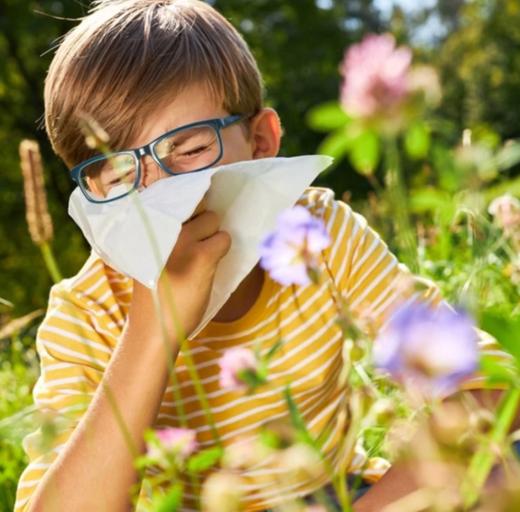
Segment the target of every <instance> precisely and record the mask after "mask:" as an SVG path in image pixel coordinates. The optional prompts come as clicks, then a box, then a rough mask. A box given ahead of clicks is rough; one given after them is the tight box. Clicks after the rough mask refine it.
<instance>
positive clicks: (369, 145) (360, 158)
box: [350, 130, 380, 175]
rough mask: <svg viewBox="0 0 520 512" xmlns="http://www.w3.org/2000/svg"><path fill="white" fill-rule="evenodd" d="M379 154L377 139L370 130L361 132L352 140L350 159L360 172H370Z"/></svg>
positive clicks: (365, 173)
mask: <svg viewBox="0 0 520 512" xmlns="http://www.w3.org/2000/svg"><path fill="white" fill-rule="evenodd" d="M379 156H380V145H379V139H378V137H377V135H376V134H375V133H374V132H372V131H371V130H365V131H363V132H361V133H360V134H359V135H358V136H357V137H356V138H355V139H354V140H353V141H352V149H351V152H350V161H351V162H352V165H353V166H354V168H355V169H356V171H358V172H359V173H360V174H363V175H367V174H372V173H373V172H374V170H375V168H376V166H377V164H378V162H379Z"/></svg>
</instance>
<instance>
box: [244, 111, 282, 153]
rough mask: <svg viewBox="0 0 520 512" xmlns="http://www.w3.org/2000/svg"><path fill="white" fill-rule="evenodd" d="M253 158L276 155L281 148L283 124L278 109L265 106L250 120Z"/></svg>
mask: <svg viewBox="0 0 520 512" xmlns="http://www.w3.org/2000/svg"><path fill="white" fill-rule="evenodd" d="M249 133H250V139H251V144H252V150H253V158H268V157H274V156H276V155H277V154H278V151H279V150H280V140H281V138H282V126H281V123H280V118H279V116H278V114H277V112H276V110H274V109H272V108H263V109H262V110H260V112H258V114H256V115H255V116H254V117H253V118H252V119H251V121H250V124H249Z"/></svg>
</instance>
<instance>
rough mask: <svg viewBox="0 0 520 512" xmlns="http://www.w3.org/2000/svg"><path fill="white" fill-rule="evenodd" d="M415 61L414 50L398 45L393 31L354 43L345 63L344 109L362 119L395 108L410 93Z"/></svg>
mask: <svg viewBox="0 0 520 512" xmlns="http://www.w3.org/2000/svg"><path fill="white" fill-rule="evenodd" d="M411 62H412V52H411V51H410V49H409V48H405V47H402V46H401V47H399V48H396V47H395V39H394V37H393V36H392V35H391V34H383V35H374V34H371V35H368V36H366V37H365V38H364V39H363V41H362V42H361V43H359V44H355V45H353V46H351V47H350V48H349V49H348V50H347V52H346V54H345V57H344V60H343V63H342V66H341V74H342V75H343V77H344V82H343V85H342V90H341V103H342V105H343V107H344V109H345V110H346V111H347V112H348V113H349V114H351V115H352V116H354V117H362V118H367V117H373V116H376V115H378V114H381V113H384V112H387V111H389V110H393V109H394V108H395V107H397V106H398V105H400V103H401V102H402V101H403V99H404V98H405V97H406V95H407V93H408V73H409V70H410V64H411Z"/></svg>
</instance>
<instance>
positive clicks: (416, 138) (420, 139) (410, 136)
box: [404, 121, 430, 159]
mask: <svg viewBox="0 0 520 512" xmlns="http://www.w3.org/2000/svg"><path fill="white" fill-rule="evenodd" d="M404 147H405V149H406V152H407V153H408V155H409V156H410V157H411V158H414V159H419V158H424V157H425V156H426V155H427V154H428V150H429V149H430V131H429V130H428V127H427V126H426V124H425V123H423V122H422V121H418V122H416V123H413V124H412V125H411V126H410V127H409V128H408V130H406V133H405V136H404Z"/></svg>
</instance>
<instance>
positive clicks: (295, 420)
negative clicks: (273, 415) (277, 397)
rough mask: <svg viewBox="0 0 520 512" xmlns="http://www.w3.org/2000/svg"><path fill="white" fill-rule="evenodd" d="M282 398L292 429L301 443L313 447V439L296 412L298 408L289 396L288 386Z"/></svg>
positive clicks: (300, 416)
mask: <svg viewBox="0 0 520 512" xmlns="http://www.w3.org/2000/svg"><path fill="white" fill-rule="evenodd" d="M284 397H285V401H286V402H287V407H288V409H289V415H290V417H291V422H292V424H293V427H294V428H295V429H296V431H297V433H298V435H299V437H300V439H301V441H302V442H304V443H306V444H309V445H310V446H313V447H315V446H316V443H315V442H314V439H313V438H312V436H311V435H310V433H309V431H308V429H307V425H306V424H305V420H304V419H303V417H302V415H301V414H300V411H299V410H298V406H297V405H296V402H295V401H294V399H293V397H292V395H291V390H290V389H289V386H287V387H286V388H285V390H284Z"/></svg>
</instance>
